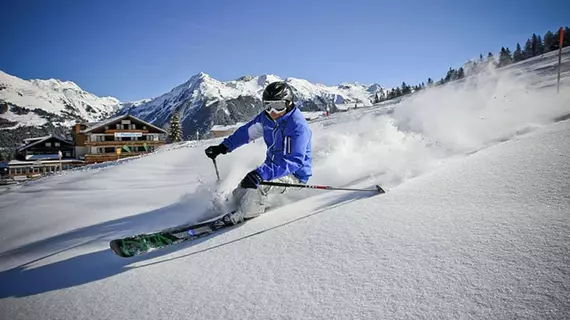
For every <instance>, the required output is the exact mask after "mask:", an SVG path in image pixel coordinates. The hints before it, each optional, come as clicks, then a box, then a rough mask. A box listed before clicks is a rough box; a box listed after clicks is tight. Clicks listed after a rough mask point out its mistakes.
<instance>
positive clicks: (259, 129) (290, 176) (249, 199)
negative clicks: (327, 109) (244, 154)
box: [205, 82, 312, 224]
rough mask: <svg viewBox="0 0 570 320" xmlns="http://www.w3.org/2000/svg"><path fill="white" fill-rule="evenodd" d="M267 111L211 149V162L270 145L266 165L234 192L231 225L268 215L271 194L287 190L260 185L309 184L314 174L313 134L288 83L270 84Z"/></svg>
mask: <svg viewBox="0 0 570 320" xmlns="http://www.w3.org/2000/svg"><path fill="white" fill-rule="evenodd" d="M262 100H263V106H264V111H262V112H261V113H259V114H258V115H257V116H256V117H255V118H253V119H252V120H251V121H250V122H248V123H247V124H245V125H243V126H241V127H240V128H239V129H237V130H236V131H235V132H234V133H233V134H232V135H230V136H229V137H227V138H226V139H224V140H223V141H222V143H221V144H219V145H215V146H210V147H208V148H207V149H206V150H205V152H206V155H207V156H208V157H210V158H211V159H216V157H217V156H218V155H220V154H226V153H228V152H232V151H233V150H235V149H237V148H239V147H241V146H243V145H245V144H247V143H249V142H250V141H253V140H255V139H257V138H261V137H263V139H264V141H265V144H266V146H267V151H266V158H265V161H264V163H263V164H261V165H260V166H259V167H257V168H256V169H254V170H252V171H250V172H249V173H248V174H247V175H245V177H244V178H243V179H242V180H241V182H240V184H239V185H238V186H237V187H236V188H235V189H234V190H233V191H232V195H233V201H234V205H235V208H236V211H234V212H232V213H230V214H228V215H227V216H226V218H225V220H224V222H226V223H227V224H237V223H240V222H242V221H243V220H244V219H249V218H254V217H257V216H259V215H260V214H262V213H263V212H265V208H266V205H267V203H266V201H267V196H268V195H269V194H278V193H284V192H285V191H286V190H287V188H283V187H275V186H267V185H260V183H261V182H262V181H275V182H282V183H307V181H308V180H309V178H310V177H311V175H312V171H311V162H312V155H311V153H312V151H311V137H312V133H311V130H310V128H309V125H308V123H307V121H306V120H305V118H304V116H303V114H302V113H301V111H300V110H299V109H298V108H297V107H296V106H295V104H294V102H293V101H294V99H293V90H292V89H291V87H289V85H288V84H287V83H285V82H273V83H270V84H269V85H268V86H267V87H266V88H265V90H264V91H263V97H262Z"/></svg>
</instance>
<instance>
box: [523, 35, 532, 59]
mask: <svg viewBox="0 0 570 320" xmlns="http://www.w3.org/2000/svg"><path fill="white" fill-rule="evenodd" d="M529 58H532V40H531V39H527V40H526V43H525V44H524V50H523V60H526V59H529Z"/></svg>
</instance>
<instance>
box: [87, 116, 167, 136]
mask: <svg viewBox="0 0 570 320" xmlns="http://www.w3.org/2000/svg"><path fill="white" fill-rule="evenodd" d="M125 118H132V119H133V120H136V121H139V122H142V123H144V124H145V125H147V126H149V127H152V128H154V129H156V130H159V131H161V132H162V133H166V131H165V130H164V129H162V128H159V127H157V126H155V125H153V124H152V123H148V122H146V121H144V120H142V119H140V118H137V117H135V116H133V115H132V114H124V115H121V116H117V117H112V118H109V119H106V120H103V121H100V122H96V123H93V124H91V126H89V127H88V128H87V129H85V130H83V131H82V132H83V133H89V132H91V131H93V130H95V129H98V128H101V127H104V126H106V125H109V124H111V123H113V122H115V121H119V120H123V119H125ZM86 125H89V124H86Z"/></svg>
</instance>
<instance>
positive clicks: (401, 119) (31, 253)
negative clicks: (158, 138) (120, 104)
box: [0, 72, 570, 319]
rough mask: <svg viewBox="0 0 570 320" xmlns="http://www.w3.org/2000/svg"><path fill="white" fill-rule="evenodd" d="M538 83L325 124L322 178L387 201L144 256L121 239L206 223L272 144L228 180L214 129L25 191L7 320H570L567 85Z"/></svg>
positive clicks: (445, 94) (458, 87)
mask: <svg viewBox="0 0 570 320" xmlns="http://www.w3.org/2000/svg"><path fill="white" fill-rule="evenodd" d="M540 80H541V79H537V78H536V77H535V76H533V75H532V74H526V75H520V74H519V75H513V74H511V73H510V72H502V73H489V74H484V75H481V76H480V77H478V78H472V79H470V80H469V81H466V82H460V83H455V84H453V85H449V86H444V87H441V88H432V89H429V90H426V91H424V92H421V93H418V94H414V95H412V96H410V97H409V98H407V99H403V100H402V101H401V102H400V103H398V104H396V105H389V106H386V105H379V106H377V107H372V108H366V109H361V110H354V111H351V112H347V113H339V114H335V115H333V116H330V117H327V118H325V119H321V120H320V121H317V122H314V123H312V124H311V125H312V129H313V147H314V177H313V178H312V179H311V181H310V183H314V184H330V185H335V186H336V185H338V186H344V185H350V186H354V187H363V188H366V187H371V186H373V185H374V184H380V185H382V186H385V187H386V188H387V189H388V190H389V191H388V193H387V194H385V195H375V196H374V195H372V194H368V193H355V192H346V191H338V192H333V191H318V190H299V191H293V192H291V193H289V194H287V195H286V196H285V197H283V198H280V199H273V209H272V210H271V211H269V212H267V213H265V214H264V215H262V216H261V217H259V218H256V219H254V220H251V221H249V222H248V223H246V224H244V225H241V226H238V227H235V228H233V229H229V230H226V231H225V232H222V233H220V234H217V235H215V236H212V237H209V238H208V239H205V240H201V241H199V242H197V243H195V244H192V245H190V244H186V245H180V246H176V247H172V248H169V249H165V250H161V251H156V252H153V253H150V254H148V255H146V256H142V257H137V258H133V259H122V258H119V257H116V256H114V255H113V254H112V253H111V252H110V250H109V249H108V241H109V240H111V239H112V238H114V237H118V236H126V235H130V234H133V233H139V232H146V231H152V230H155V229H160V228H163V227H169V226H172V225H175V224H178V223H183V222H193V221H198V220H201V219H205V218H208V217H210V216H211V215H210V214H208V213H207V209H208V208H209V207H210V206H211V201H212V200H216V199H218V198H223V197H224V196H225V195H226V194H227V193H229V192H230V191H231V189H232V187H233V186H234V185H235V184H237V183H238V182H239V180H240V179H241V178H242V177H243V175H244V174H245V173H247V172H248V171H249V170H250V169H251V168H252V167H254V166H256V165H257V164H259V163H260V161H262V160H263V156H264V150H265V148H264V145H263V144H262V143H251V144H249V145H247V146H245V147H244V148H241V149H238V150H236V151H234V152H232V153H231V154H228V155H224V156H221V157H220V158H219V159H218V165H219V169H220V174H221V175H222V181H220V182H219V183H216V181H215V180H216V179H215V171H214V168H213V166H212V162H211V161H210V160H209V159H208V158H206V157H205V156H204V154H203V149H204V148H205V147H206V146H207V145H209V144H213V143H217V142H219V141H220V140H219V139H216V140H211V141H204V142H199V143H198V142H184V143H181V144H177V145H169V146H165V147H163V148H161V149H160V150H158V151H157V152H156V153H154V154H152V155H148V156H144V157H139V158H131V159H124V160H122V161H120V162H117V163H105V164H99V165H94V166H91V167H88V168H83V169H80V170H74V171H66V172H64V173H63V174H61V175H54V176H51V177H47V178H45V179H41V180H38V181H36V182H33V183H29V184H27V185H23V186H22V185H20V186H16V187H12V188H11V189H9V190H7V191H5V192H4V193H3V194H0V318H2V319H80V318H81V319H85V318H87V319H175V318H196V319H273V318H286V319H566V318H568V314H570V299H569V297H570V254H569V249H568V248H569V246H570V233H568V230H569V228H570V196H569V193H568V190H569V189H570V139H569V138H570V121H569V120H568V119H569V118H570V116H569V115H570V108H569V105H568V101H570V88H569V86H568V85H565V86H564V87H562V88H561V92H560V94H556V93H555V92H556V89H555V88H553V87H543V86H542V85H541V84H540ZM537 88H542V89H540V90H539V89H537ZM214 191H215V192H214Z"/></svg>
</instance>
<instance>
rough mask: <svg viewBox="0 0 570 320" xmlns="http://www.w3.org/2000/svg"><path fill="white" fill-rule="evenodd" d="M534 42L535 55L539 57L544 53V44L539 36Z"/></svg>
mask: <svg viewBox="0 0 570 320" xmlns="http://www.w3.org/2000/svg"><path fill="white" fill-rule="evenodd" d="M536 41H537V42H536V55H537V56H539V55H541V54H543V53H544V43H543V42H542V37H541V36H537V37H536Z"/></svg>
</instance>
